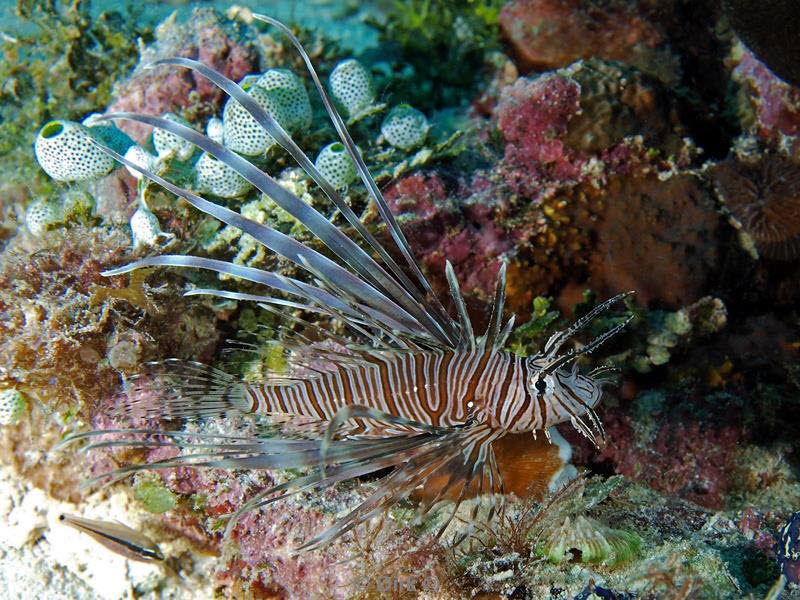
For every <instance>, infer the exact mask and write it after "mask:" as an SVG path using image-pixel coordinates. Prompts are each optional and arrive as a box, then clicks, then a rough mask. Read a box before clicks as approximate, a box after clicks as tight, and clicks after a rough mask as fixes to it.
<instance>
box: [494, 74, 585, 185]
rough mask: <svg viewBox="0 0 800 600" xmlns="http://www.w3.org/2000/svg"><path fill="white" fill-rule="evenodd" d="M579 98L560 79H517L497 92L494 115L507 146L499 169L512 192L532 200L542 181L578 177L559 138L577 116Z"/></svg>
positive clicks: (565, 79)
mask: <svg viewBox="0 0 800 600" xmlns="http://www.w3.org/2000/svg"><path fill="white" fill-rule="evenodd" d="M580 94H581V89H580V86H579V85H578V83H577V82H576V81H574V80H573V79H571V78H569V77H566V76H562V75H547V76H542V77H539V78H538V79H528V78H525V77H521V78H519V79H518V80H517V81H516V82H515V83H514V85H511V86H508V87H506V88H504V89H503V90H502V97H501V99H500V103H499V105H498V106H497V109H496V111H495V114H496V118H497V127H498V129H499V130H500V132H501V133H502V134H503V137H504V139H505V141H506V148H505V156H504V163H505V166H506V167H507V169H508V176H507V183H508V184H509V186H510V187H511V188H512V189H513V190H516V191H520V192H522V193H527V194H530V195H533V194H535V190H536V188H537V187H538V186H537V184H538V183H539V182H540V181H541V180H543V179H551V180H561V181H564V180H573V179H576V178H577V177H578V175H579V174H580V163H579V162H578V161H577V160H576V159H577V156H576V153H575V151H574V150H572V149H571V148H569V147H567V145H566V144H565V142H564V139H563V138H564V137H565V136H566V134H567V124H568V123H569V121H570V119H571V118H573V117H574V116H575V115H577V114H578V113H579V111H580Z"/></svg>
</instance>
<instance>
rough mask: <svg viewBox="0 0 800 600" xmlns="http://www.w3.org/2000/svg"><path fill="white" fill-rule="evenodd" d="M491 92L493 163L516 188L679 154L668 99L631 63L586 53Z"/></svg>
mask: <svg viewBox="0 0 800 600" xmlns="http://www.w3.org/2000/svg"><path fill="white" fill-rule="evenodd" d="M499 95H500V96H499V99H498V102H497V106H496V108H495V110H494V115H493V116H494V120H495V122H496V126H497V129H498V130H499V132H500V133H501V134H502V136H503V139H504V140H505V143H506V146H505V152H504V157H503V161H502V165H501V170H502V172H503V173H504V175H505V179H506V183H507V184H508V186H509V188H510V189H511V190H512V191H514V192H516V193H521V194H523V195H526V196H528V197H531V198H535V197H537V196H538V195H540V194H543V193H544V191H543V188H544V186H545V185H550V184H563V185H569V184H573V183H580V182H582V181H592V182H594V183H595V184H603V183H604V182H605V179H606V178H607V177H608V175H609V174H611V173H626V172H630V171H631V170H632V169H633V168H634V167H635V166H636V165H637V164H639V163H641V162H650V161H651V160H652V159H651V157H654V156H660V157H662V158H667V159H670V160H673V161H675V162H679V161H681V160H685V159H684V156H683V155H684V154H685V153H686V148H685V147H684V146H685V142H684V139H683V138H684V137H685V136H686V131H685V128H684V127H683V125H682V123H681V122H680V119H679V117H678V113H679V111H678V109H677V105H676V102H675V99H674V98H673V97H672V96H671V95H670V94H669V93H668V92H667V91H666V90H665V88H664V87H663V86H662V85H661V84H660V83H659V82H657V81H656V80H654V79H652V78H650V77H648V76H646V75H644V74H643V73H642V72H641V71H639V70H637V69H635V68H633V67H629V66H624V65H619V64H613V63H607V62H603V61H599V60H590V61H588V62H586V63H577V64H575V65H572V66H571V67H569V68H568V69H563V70H561V71H558V72H556V73H552V74H546V75H542V76H540V77H538V78H535V79H531V78H527V77H520V78H519V79H517V81H516V82H515V83H514V84H513V85H509V86H507V87H505V88H502V89H501V90H499Z"/></svg>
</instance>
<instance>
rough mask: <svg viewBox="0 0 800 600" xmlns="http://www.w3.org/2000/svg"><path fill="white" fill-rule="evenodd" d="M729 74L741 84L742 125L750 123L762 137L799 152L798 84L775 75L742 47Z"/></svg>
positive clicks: (794, 152) (799, 98) (764, 139)
mask: <svg viewBox="0 0 800 600" xmlns="http://www.w3.org/2000/svg"><path fill="white" fill-rule="evenodd" d="M732 77H733V79H734V81H737V82H738V83H739V84H740V85H742V87H743V90H742V91H743V92H744V94H742V98H743V100H742V102H743V109H744V112H745V113H746V115H745V116H744V118H743V120H744V121H745V125H747V124H750V125H752V129H753V132H754V133H755V134H756V135H757V136H758V137H759V138H760V139H761V140H763V141H767V142H771V143H781V144H782V145H783V146H788V147H790V148H791V152H792V154H793V155H795V156H800V141H799V140H798V139H797V136H798V135H800V88H797V87H794V86H791V85H789V84H788V83H786V82H785V81H783V80H782V79H779V78H778V77H776V76H775V75H774V74H773V73H772V71H770V70H769V69H768V68H767V67H766V66H765V65H764V63H762V62H761V61H759V60H758V59H757V58H756V57H755V56H753V54H752V53H751V52H750V51H749V50H742V53H741V56H740V57H739V59H738V64H737V66H736V67H735V68H734V69H733V73H732ZM751 120H752V121H753V122H752V123H747V122H748V121H751ZM787 136H788V139H786V137H787ZM782 138H783V139H782Z"/></svg>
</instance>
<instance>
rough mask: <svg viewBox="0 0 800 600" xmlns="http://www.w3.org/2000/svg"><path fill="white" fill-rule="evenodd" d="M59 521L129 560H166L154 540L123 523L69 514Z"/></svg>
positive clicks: (62, 515) (61, 516) (62, 516)
mask: <svg viewBox="0 0 800 600" xmlns="http://www.w3.org/2000/svg"><path fill="white" fill-rule="evenodd" d="M58 520H59V521H61V522H62V523H64V524H66V525H69V526H70V527H74V528H75V529H77V530H78V531H82V532H83V533H85V534H87V535H89V536H91V537H92V538H94V539H95V541H97V542H98V543H99V544H102V545H103V546H105V547H106V548H108V549H109V550H111V551H112V552H116V553H117V554H121V555H122V556H124V557H125V558H127V559H130V560H136V561H139V562H154V561H162V560H164V555H163V554H161V550H159V548H158V546H157V545H156V543H155V542H154V541H153V540H151V539H150V538H149V537H147V536H146V535H144V534H143V533H140V532H138V531H136V530H135V529H131V528H130V527H128V526H127V525H123V524H122V523H118V522H113V521H99V520H97V519H86V518H84V517H77V516H75V515H67V514H61V515H59V516H58Z"/></svg>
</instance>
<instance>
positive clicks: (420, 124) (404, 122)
mask: <svg viewBox="0 0 800 600" xmlns="http://www.w3.org/2000/svg"><path fill="white" fill-rule="evenodd" d="M428 129H430V126H429V125H428V119H426V118H425V115H424V114H422V113H421V112H420V111H418V110H417V109H416V108H414V107H412V106H410V105H408V104H400V105H399V106H395V107H394V108H393V109H392V110H390V111H389V114H388V115H386V118H385V119H384V120H383V123H382V124H381V133H382V134H383V137H384V138H386V141H387V142H389V143H390V144H391V145H392V146H394V147H395V148H400V149H401V150H412V149H414V148H416V147H417V146H421V145H422V144H423V143H424V142H425V138H426V137H427V135H428Z"/></svg>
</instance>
